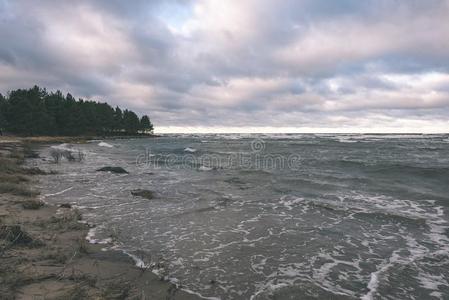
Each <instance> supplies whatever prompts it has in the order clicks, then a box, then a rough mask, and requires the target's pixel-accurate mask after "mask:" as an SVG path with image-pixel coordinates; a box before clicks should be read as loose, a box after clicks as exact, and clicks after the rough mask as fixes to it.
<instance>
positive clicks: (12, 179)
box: [0, 173, 30, 184]
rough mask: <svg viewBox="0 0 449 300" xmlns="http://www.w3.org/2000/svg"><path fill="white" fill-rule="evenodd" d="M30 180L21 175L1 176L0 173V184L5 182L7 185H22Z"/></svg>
mask: <svg viewBox="0 0 449 300" xmlns="http://www.w3.org/2000/svg"><path fill="white" fill-rule="evenodd" d="M29 181H30V179H29V178H28V177H26V176H23V175H11V174H1V173H0V182H7V183H15V184H19V183H24V182H29Z"/></svg>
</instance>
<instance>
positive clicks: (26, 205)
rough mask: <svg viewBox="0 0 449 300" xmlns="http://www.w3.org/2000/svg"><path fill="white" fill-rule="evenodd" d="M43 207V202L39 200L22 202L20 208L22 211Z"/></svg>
mask: <svg viewBox="0 0 449 300" xmlns="http://www.w3.org/2000/svg"><path fill="white" fill-rule="evenodd" d="M42 206H44V202H42V201H40V200H34V199H32V200H25V201H23V202H22V207H23V208H24V209H39V208H41V207H42Z"/></svg>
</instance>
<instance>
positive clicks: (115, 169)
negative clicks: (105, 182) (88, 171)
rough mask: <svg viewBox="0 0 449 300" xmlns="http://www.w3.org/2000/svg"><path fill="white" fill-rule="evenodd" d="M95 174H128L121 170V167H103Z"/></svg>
mask: <svg viewBox="0 0 449 300" xmlns="http://www.w3.org/2000/svg"><path fill="white" fill-rule="evenodd" d="M97 172H112V173H117V174H128V171H126V170H125V169H123V168H122V167H103V168H101V169H98V170H97Z"/></svg>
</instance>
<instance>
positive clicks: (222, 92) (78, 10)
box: [0, 0, 449, 133]
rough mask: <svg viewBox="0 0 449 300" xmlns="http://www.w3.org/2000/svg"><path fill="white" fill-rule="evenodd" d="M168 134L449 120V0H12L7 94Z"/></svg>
mask: <svg viewBox="0 0 449 300" xmlns="http://www.w3.org/2000/svg"><path fill="white" fill-rule="evenodd" d="M35 84H37V85H39V86H41V87H46V88H47V89H48V90H57V89H59V90H61V91H62V92H64V93H67V92H70V93H71V94H72V95H74V96H75V97H82V98H85V99H86V98H87V99H92V100H97V101H106V102H108V103H110V104H111V105H114V106H115V105H119V106H121V107H124V108H129V109H132V110H134V111H136V112H138V113H139V114H148V115H149V116H150V118H151V120H152V122H153V123H154V124H155V128H156V132H160V133H164V132H426V133H431V132H448V131H449V130H448V129H449V0H408V1H399V0H364V1H360V0H335V1H328V0H283V1H278V0H226V1H223V0H198V1H193V0H192V1H189V0H185V1H181V0H172V1H169V0H166V1H163V0H153V1H144V0H134V1H119V0H78V1H64V0H60V1H48V0H40V1H35V0H0V93H2V94H6V93H7V92H8V91H10V90H12V89H16V88H28V87H32V86H33V85H35Z"/></svg>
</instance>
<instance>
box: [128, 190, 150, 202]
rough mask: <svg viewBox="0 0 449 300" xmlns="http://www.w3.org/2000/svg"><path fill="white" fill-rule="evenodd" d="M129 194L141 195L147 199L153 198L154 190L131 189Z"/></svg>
mask: <svg viewBox="0 0 449 300" xmlns="http://www.w3.org/2000/svg"><path fill="white" fill-rule="evenodd" d="M131 194H132V195H133V196H138V197H142V198H145V199H149V200H151V199H153V198H154V192H152V191H149V190H134V191H131Z"/></svg>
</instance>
